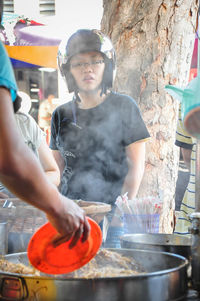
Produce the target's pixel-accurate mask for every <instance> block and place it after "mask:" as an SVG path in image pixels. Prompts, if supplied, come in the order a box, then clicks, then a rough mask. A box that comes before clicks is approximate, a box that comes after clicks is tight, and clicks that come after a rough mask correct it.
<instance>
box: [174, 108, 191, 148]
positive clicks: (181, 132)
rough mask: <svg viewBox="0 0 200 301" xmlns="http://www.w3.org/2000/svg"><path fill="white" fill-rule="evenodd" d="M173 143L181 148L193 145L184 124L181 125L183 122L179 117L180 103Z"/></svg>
mask: <svg viewBox="0 0 200 301" xmlns="http://www.w3.org/2000/svg"><path fill="white" fill-rule="evenodd" d="M175 145H177V146H179V147H182V148H186V149H192V147H193V140H192V137H191V136H190V135H189V133H188V132H187V131H186V130H185V129H184V126H183V122H182V119H181V105H180V106H179V117H178V122H177V129H176V141H175Z"/></svg>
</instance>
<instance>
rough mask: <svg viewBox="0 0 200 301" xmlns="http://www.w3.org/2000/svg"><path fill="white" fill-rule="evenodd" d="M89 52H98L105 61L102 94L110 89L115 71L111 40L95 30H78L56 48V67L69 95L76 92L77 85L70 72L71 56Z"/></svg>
mask: <svg viewBox="0 0 200 301" xmlns="http://www.w3.org/2000/svg"><path fill="white" fill-rule="evenodd" d="M90 51H98V52H100V53H101V54H102V55H103V57H104V60H105V70H104V75H103V80H102V83H101V85H102V92H103V93H106V90H107V89H108V88H111V87H112V84H113V77H114V76H113V74H114V71H115V63H116V58H115V50H114V48H113V45H112V42H111V40H110V39H109V38H108V37H106V36H105V35H104V34H103V33H102V32H101V31H99V30H96V29H92V30H91V29H79V30H78V31H76V32H75V33H74V34H73V35H72V36H71V37H70V38H69V39H68V41H66V39H64V40H62V41H61V43H60V45H59V48H58V56H57V59H58V67H59V69H60V72H61V74H62V76H63V77H64V78H65V79H66V82H67V87H68V91H69V93H71V92H73V91H75V92H77V85H76V83H75V81H74V78H73V76H72V75H71V72H70V65H69V62H70V59H71V58H72V56H74V55H76V54H79V53H83V52H90Z"/></svg>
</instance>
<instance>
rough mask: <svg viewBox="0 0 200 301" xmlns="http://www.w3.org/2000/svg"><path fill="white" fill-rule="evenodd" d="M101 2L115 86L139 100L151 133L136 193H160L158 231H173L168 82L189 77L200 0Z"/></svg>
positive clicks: (172, 107) (174, 163)
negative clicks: (113, 59)
mask: <svg viewBox="0 0 200 301" xmlns="http://www.w3.org/2000/svg"><path fill="white" fill-rule="evenodd" d="M103 8H104V13H103V18H102V23H101V26H102V31H103V32H104V33H106V34H107V35H108V36H110V38H111V40H112V42H113V44H114V47H115V50H116V54H117V75H116V80H115V89H116V90H117V91H119V92H122V93H125V94H128V95H130V96H131V97H133V98H134V99H135V100H136V102H137V103H138V105H139V107H140V109H141V111H142V115H143V118H144V121H145V123H146V125H147V127H148V130H149V132H150V135H151V139H150V141H149V142H147V143H146V170H145V175H144V178H143V182H142V184H141V186H140V191H139V193H138V196H147V195H157V196H158V197H160V199H161V200H162V201H163V207H164V212H166V214H165V218H164V219H165V223H163V224H162V223H161V228H160V229H161V230H160V231H161V232H165V233H170V232H171V231H172V227H171V222H170V223H167V224H166V219H168V217H169V212H170V211H169V209H174V207H175V206H174V205H175V200H174V198H175V186H176V180H177V174H178V161H179V148H178V147H176V146H175V144H174V142H175V133H176V124H177V116H178V101H177V100H175V99H172V98H171V97H170V96H169V95H168V94H167V93H166V92H165V89H164V88H165V85H166V84H173V85H177V86H178V85H179V86H185V85H186V84H187V82H188V76H189V69H190V63H191V57H192V51H193V45H194V38H195V27H196V20H197V9H198V1H197V0H192V1H191V0H163V1H161V0H135V1H134V0H121V1H120V0H115V1H114V0H104V1H103ZM168 221H169V219H168Z"/></svg>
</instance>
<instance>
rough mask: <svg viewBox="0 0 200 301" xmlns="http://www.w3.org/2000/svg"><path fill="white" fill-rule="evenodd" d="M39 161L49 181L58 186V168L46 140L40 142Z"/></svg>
mask: <svg viewBox="0 0 200 301" xmlns="http://www.w3.org/2000/svg"><path fill="white" fill-rule="evenodd" d="M38 153H39V159H40V163H41V164H42V167H43V169H44V172H45V174H46V176H47V178H48V179H49V180H50V182H51V183H53V184H55V185H56V186H59V184H60V170H59V167H58V165H57V164H56V161H55V159H54V156H53V154H52V151H51V149H50V148H49V146H48V145H47V143H46V141H45V140H43V141H42V142H41V144H40V147H39V149H38Z"/></svg>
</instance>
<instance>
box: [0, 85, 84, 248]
mask: <svg viewBox="0 0 200 301" xmlns="http://www.w3.org/2000/svg"><path fill="white" fill-rule="evenodd" d="M0 181H1V182H2V183H3V184H4V185H5V186H6V187H7V188H8V189H9V190H10V191H11V192H12V193H13V194H15V195H16V196H18V197H19V198H20V199H22V200H24V201H25V202H27V203H30V204H31V205H33V206H35V207H37V208H39V209H41V210H43V211H44V212H46V214H47V216H48V219H49V221H50V222H51V223H52V225H53V226H54V227H55V228H56V229H57V231H58V232H59V240H58V241H57V242H58V243H60V242H61V241H62V242H63V240H67V239H70V238H72V237H73V239H72V242H71V246H73V245H74V244H76V242H77V240H78V239H79V238H80V236H81V235H82V230H83V234H84V235H83V237H84V240H85V239H86V238H87V237H88V235H89V229H90V227H89V224H88V221H87V219H86V217H85V213H84V212H83V210H82V209H81V208H80V207H79V206H77V205H76V204H75V203H74V202H73V201H72V200H70V199H68V198H66V197H64V196H62V195H61V194H60V193H59V191H58V190H57V188H56V187H55V185H53V184H51V183H50V182H49V181H47V179H46V176H45V173H44V171H43V170H42V167H41V166H40V164H39V162H38V159H37V158H36V157H35V155H34V154H33V152H32V150H30V149H29V148H28V147H27V146H26V144H25V143H24V141H23V138H22V137H21V135H20V133H19V131H18V127H17V124H16V121H15V117H14V113H13V105H12V101H11V97H10V92H9V91H8V90H7V89H5V88H2V87H0Z"/></svg>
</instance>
